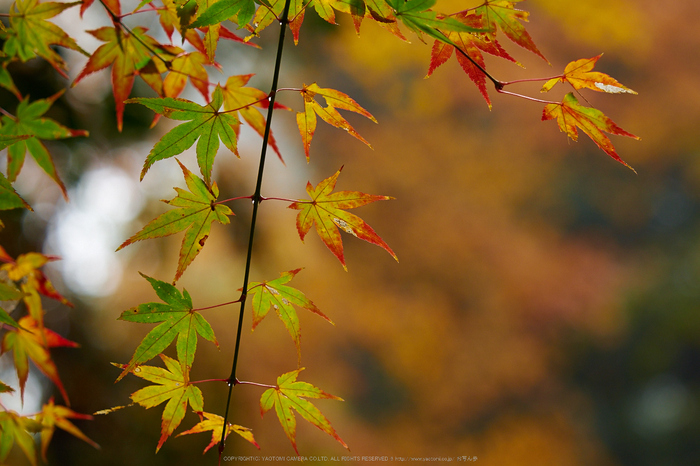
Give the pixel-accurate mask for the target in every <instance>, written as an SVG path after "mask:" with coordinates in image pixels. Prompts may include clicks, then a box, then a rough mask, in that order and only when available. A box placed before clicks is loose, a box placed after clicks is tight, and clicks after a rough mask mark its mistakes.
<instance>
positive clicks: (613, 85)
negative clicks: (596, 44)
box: [541, 53, 636, 94]
mask: <svg viewBox="0 0 700 466" xmlns="http://www.w3.org/2000/svg"><path fill="white" fill-rule="evenodd" d="M602 56H603V54H602V53H601V54H600V55H598V56H596V57H593V58H582V59H580V60H576V61H572V62H571V63H569V64H568V65H566V68H564V74H563V75H561V76H559V77H556V78H552V79H550V80H549V81H547V82H546V83H545V84H544V86H542V90H541V92H547V91H549V90H550V89H552V88H553V87H554V85H555V84H557V83H558V82H562V83H563V82H568V83H569V84H571V85H572V86H573V88H574V89H583V88H588V89H593V90H594V91H598V92H608V93H610V94H636V92H635V91H633V90H632V89H630V88H628V87H626V86H623V85H622V84H620V83H619V82H617V80H615V79H614V78H611V77H610V76H608V75H607V74H605V73H600V72H598V71H591V70H592V69H593V67H594V66H595V64H596V62H598V59H600V57H602Z"/></svg>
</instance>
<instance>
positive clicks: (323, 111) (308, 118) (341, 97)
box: [297, 83, 377, 162]
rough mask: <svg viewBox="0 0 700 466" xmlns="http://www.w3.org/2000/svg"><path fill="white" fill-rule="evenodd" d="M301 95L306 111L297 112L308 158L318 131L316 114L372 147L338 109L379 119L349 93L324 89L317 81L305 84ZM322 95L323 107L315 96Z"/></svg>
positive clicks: (307, 158) (374, 120)
mask: <svg viewBox="0 0 700 466" xmlns="http://www.w3.org/2000/svg"><path fill="white" fill-rule="evenodd" d="M301 95H302V97H303V98H304V111H303V112H298V113H297V125H298V126H299V133H300V134H301V139H302V141H303V142H304V153H305V154H306V160H307V162H308V160H309V146H310V145H311V139H312V138H313V136H314V133H315V132H316V114H318V116H320V117H321V119H322V120H323V121H325V122H326V123H328V124H329V125H333V126H335V127H336V128H339V129H343V130H345V131H347V132H348V133H350V134H351V135H353V136H355V137H356V138H357V139H359V140H360V141H362V142H364V143H365V144H367V145H368V146H369V147H370V148H371V147H372V145H371V144H370V143H369V142H367V140H366V139H365V138H363V137H362V136H360V135H359V134H358V133H357V131H355V128H353V127H352V126H350V123H348V122H347V121H346V120H345V118H343V117H342V115H340V113H339V112H338V110H336V109H338V108H339V109H342V110H350V111H351V112H355V113H359V114H360V115H363V116H365V117H367V118H369V119H370V120H372V121H373V122H375V123H376V122H377V120H376V119H375V118H374V117H373V116H372V114H371V113H369V112H368V111H367V110H365V109H364V108H362V107H360V105H359V104H358V103H357V102H355V101H354V100H352V99H351V98H350V97H349V96H348V95H347V94H343V93H342V92H340V91H336V90H334V89H324V88H320V87H318V86H317V85H316V83H313V84H311V85H310V86H307V85H306V84H304V86H303V87H302V89H301ZM317 95H319V96H321V97H323V98H324V100H325V101H326V107H325V108H324V107H321V105H320V104H319V103H318V102H316V100H314V97H315V96H317Z"/></svg>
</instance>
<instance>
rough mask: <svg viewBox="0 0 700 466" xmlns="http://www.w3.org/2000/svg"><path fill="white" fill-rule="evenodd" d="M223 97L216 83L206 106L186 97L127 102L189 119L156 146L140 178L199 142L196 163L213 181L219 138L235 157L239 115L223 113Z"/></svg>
mask: <svg viewBox="0 0 700 466" xmlns="http://www.w3.org/2000/svg"><path fill="white" fill-rule="evenodd" d="M223 100H224V97H223V92H222V90H221V87H220V86H216V89H215V90H214V94H213V96H212V101H211V102H210V103H208V104H207V105H204V106H202V105H199V104H196V103H194V102H192V101H189V100H185V99H175V98H172V97H165V98H136V99H129V100H127V101H126V102H127V103H138V104H141V105H144V106H146V107H148V108H150V109H151V110H153V111H154V112H156V113H160V114H161V115H165V116H166V117H168V118H170V119H173V120H189V121H187V123H183V124H181V125H179V126H176V127H175V128H173V129H171V130H170V131H169V132H168V133H167V134H165V136H163V137H162V138H161V139H160V141H158V142H157V143H156V145H155V146H153V149H151V152H150V153H149V154H148V157H147V158H146V161H145V162H144V164H143V170H142V171H141V179H142V180H143V177H144V176H145V175H146V172H147V171H148V169H149V168H150V167H151V165H153V164H154V163H155V162H156V161H158V160H163V159H167V158H169V157H172V156H174V155H177V154H180V153H182V152H183V151H185V150H187V149H189V148H190V147H192V144H194V142H195V141H196V140H197V139H199V142H198V143H197V163H198V164H199V168H200V170H201V172H202V175H203V176H204V181H205V182H206V183H207V185H210V184H211V169H212V166H213V165H214V157H216V152H217V150H218V149H219V139H221V142H223V143H224V145H225V146H226V147H227V148H228V149H229V150H230V151H231V152H233V153H234V154H236V156H238V150H237V148H236V130H235V128H236V126H237V125H238V124H239V122H238V118H236V116H235V115H232V114H230V113H228V112H220V111H219V109H220V108H221V104H222V103H223Z"/></svg>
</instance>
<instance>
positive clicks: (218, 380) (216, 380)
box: [189, 379, 229, 384]
mask: <svg viewBox="0 0 700 466" xmlns="http://www.w3.org/2000/svg"><path fill="white" fill-rule="evenodd" d="M204 382H226V383H229V381H228V379H204V380H195V381H194V382H192V381H190V382H189V383H191V384H195V383H204Z"/></svg>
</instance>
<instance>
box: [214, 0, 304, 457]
mask: <svg viewBox="0 0 700 466" xmlns="http://www.w3.org/2000/svg"><path fill="white" fill-rule="evenodd" d="M290 3H291V0H285V2H284V11H283V13H282V19H281V20H280V23H281V27H280V36H279V42H278V44H277V57H276V59H275V70H274V72H273V75H272V86H271V87H270V89H271V90H270V94H269V95H270V104H269V105H268V110H267V122H266V124H265V133H264V135H263V143H262V149H261V150H260V165H259V166H258V179H257V182H256V184H255V194H253V215H252V219H251V222H250V236H249V238H248V253H247V255H246V265H245V274H244V276H243V286H242V287H241V289H242V290H243V291H242V293H241V298H240V302H241V308H240V311H239V313H238V330H237V333H236V348H235V350H234V353H233V363H232V365H231V375H230V377H229V378H228V380H229V381H231V382H232V383H230V384H229V389H228V396H227V399H226V411H225V412H224V422H223V425H227V419H228V413H229V410H230V408H231V395H232V393H233V386H234V385H235V381H236V380H237V379H236V368H237V367H238V355H239V353H240V345H241V334H242V331H243V315H244V313H245V303H246V296H247V294H246V293H247V290H248V280H249V277H250V268H251V263H252V258H253V239H254V238H255V223H256V220H257V217H258V207H259V206H260V199H261V198H262V196H260V191H261V189H262V181H263V173H264V172H265V156H266V154H267V147H268V141H269V139H270V129H271V127H272V115H273V112H274V110H275V97H276V95H277V93H276V89H277V82H278V80H279V75H280V68H281V65H282V50H283V48H284V36H285V32H286V31H287V25H288V24H289V20H288V19H287V18H288V17H289V5H290ZM225 440H226V429H223V430H222V432H221V440H220V442H219V462H221V456H222V454H223V451H224V441H225Z"/></svg>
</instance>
